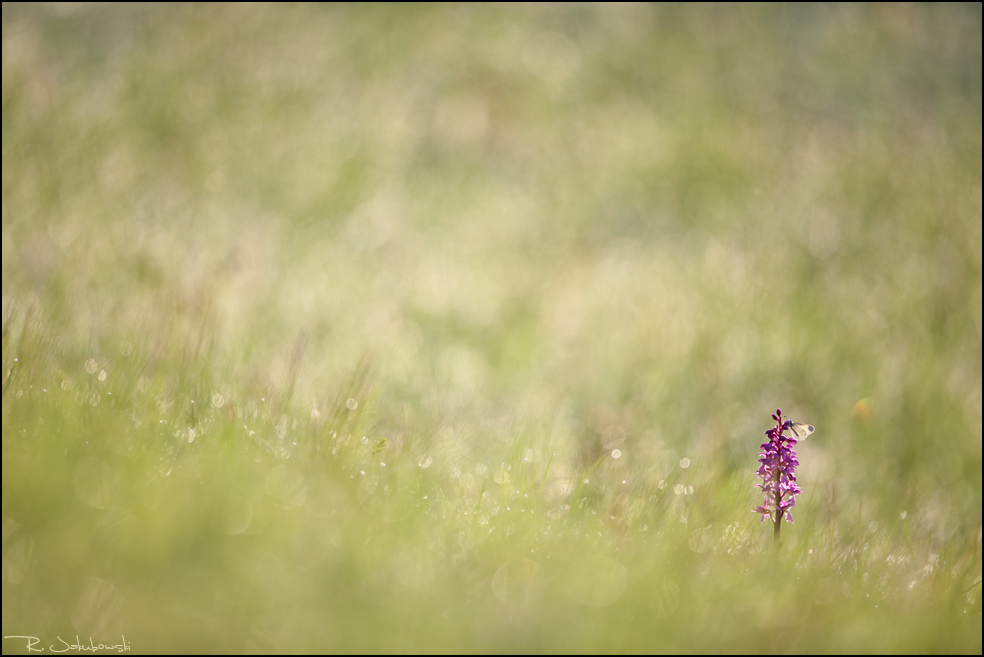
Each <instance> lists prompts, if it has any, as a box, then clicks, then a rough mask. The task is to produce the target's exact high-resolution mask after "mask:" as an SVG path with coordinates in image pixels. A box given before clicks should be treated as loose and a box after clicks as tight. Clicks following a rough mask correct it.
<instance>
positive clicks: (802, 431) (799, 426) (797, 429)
mask: <svg viewBox="0 0 984 657" xmlns="http://www.w3.org/2000/svg"><path fill="white" fill-rule="evenodd" d="M786 428H787V429H789V430H790V431H791V432H792V433H793V437H794V438H796V440H797V441H798V442H803V441H804V440H806V437H807V436H809V435H810V434H811V433H813V432H814V431H816V429H814V428H813V425H812V424H803V423H802V422H793V421H791V420H788V421H787V422H786Z"/></svg>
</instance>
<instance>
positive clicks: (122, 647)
mask: <svg viewBox="0 0 984 657" xmlns="http://www.w3.org/2000/svg"><path fill="white" fill-rule="evenodd" d="M3 638H4V639H24V640H25V641H26V642H27V646H26V647H27V651H28V652H44V646H41V647H40V648H39V647H38V644H39V643H41V639H39V638H38V637H36V636H5V637H3ZM120 638H121V639H123V641H122V642H121V643H96V642H95V641H93V640H92V637H91V636H90V637H89V643H82V641H81V640H79V635H78V634H76V635H75V643H69V642H68V641H66V640H65V639H63V638H61V637H60V636H59V637H57V639H58V643H59V644H61V645H58V644H53V645H50V646H48V651H49V652H56V653H57V652H68V651H69V650H75V651H78V652H96V651H97V650H115V651H116V652H127V651H129V650H132V647H131V646H130V644H129V643H127V642H126V637H125V636H123V635H120ZM4 652H6V651H4Z"/></svg>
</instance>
